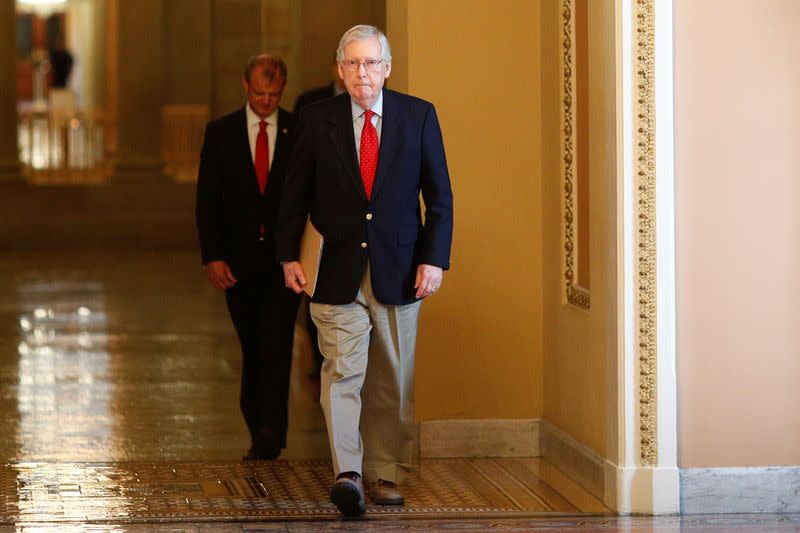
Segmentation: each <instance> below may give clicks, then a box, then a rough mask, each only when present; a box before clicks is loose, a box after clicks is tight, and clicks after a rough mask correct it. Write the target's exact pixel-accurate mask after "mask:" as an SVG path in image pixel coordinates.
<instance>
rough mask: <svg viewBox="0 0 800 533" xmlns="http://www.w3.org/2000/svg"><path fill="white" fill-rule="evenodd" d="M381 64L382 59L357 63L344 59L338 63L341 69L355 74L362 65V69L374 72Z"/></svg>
mask: <svg viewBox="0 0 800 533" xmlns="http://www.w3.org/2000/svg"><path fill="white" fill-rule="evenodd" d="M381 63H383V59H373V58H371V57H369V58H367V59H365V60H364V61H359V60H357V59H345V60H343V61H340V62H339V64H341V65H342V68H344V69H345V70H349V71H351V72H356V71H357V70H358V69H359V67H361V65H364V68H366V69H367V70H371V71H372V72H375V71H377V70H378V68H379V67H380V64H381Z"/></svg>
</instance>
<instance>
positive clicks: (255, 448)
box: [242, 429, 281, 461]
mask: <svg viewBox="0 0 800 533" xmlns="http://www.w3.org/2000/svg"><path fill="white" fill-rule="evenodd" d="M280 454H281V447H280V445H279V444H278V439H277V437H275V433H274V432H273V431H272V430H270V429H262V430H261V431H259V433H258V435H257V436H256V438H255V439H253V445H252V446H250V449H249V450H248V451H247V455H245V456H244V457H242V459H244V460H245V461H272V460H273V459H277V458H278V456H279V455H280Z"/></svg>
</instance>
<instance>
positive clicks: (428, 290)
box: [276, 26, 453, 516]
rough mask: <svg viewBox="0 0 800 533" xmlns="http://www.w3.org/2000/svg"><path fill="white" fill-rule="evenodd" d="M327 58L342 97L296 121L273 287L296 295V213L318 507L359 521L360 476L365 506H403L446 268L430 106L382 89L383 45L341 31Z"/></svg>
mask: <svg viewBox="0 0 800 533" xmlns="http://www.w3.org/2000/svg"><path fill="white" fill-rule="evenodd" d="M337 60H338V63H339V67H338V68H339V75H340V76H341V78H342V79H343V80H344V82H345V86H346V87H347V94H342V95H340V96H337V97H335V98H330V99H327V100H324V101H321V102H317V103H314V104H311V105H309V106H308V107H306V108H305V109H304V110H303V111H302V112H301V113H300V118H299V123H298V136H297V141H296V144H295V149H294V152H293V153H292V160H291V163H290V168H289V173H288V175H287V180H286V185H285V187H284V192H283V198H282V201H281V209H280V216H279V221H278V233H277V240H276V245H277V257H278V260H279V261H281V262H282V264H283V272H284V277H285V281H286V285H287V286H288V287H290V288H291V289H293V290H294V291H295V292H298V293H299V292H300V291H302V290H303V287H304V285H305V284H306V275H305V272H304V271H303V268H302V266H301V265H300V263H299V262H298V261H297V260H298V252H299V245H300V239H301V236H302V233H303V228H304V226H305V224H306V218H307V217H308V216H310V217H311V221H312V223H313V224H314V225H315V226H316V228H317V229H318V230H319V231H320V233H322V235H323V237H324V239H325V242H324V247H323V252H322V259H321V262H320V268H319V276H318V278H317V285H316V290H315V292H314V296H313V299H312V303H311V315H312V317H313V319H314V322H315V323H316V325H317V327H318V328H319V344H320V349H321V350H322V353H323V355H324V356H325V362H324V364H323V367H322V382H321V395H320V403H321V404H322V408H323V411H324V413H325V419H326V423H327V426H328V437H329V442H330V448H331V455H332V458H333V467H334V473H335V475H336V480H335V481H334V483H333V485H332V487H331V491H330V497H331V501H332V502H333V503H334V504H335V505H336V506H337V508H338V509H339V510H340V511H341V512H342V513H343V514H345V515H349V516H353V515H360V514H361V513H363V512H364V510H365V505H364V492H363V484H362V475H363V477H364V479H366V481H368V482H369V485H368V487H369V493H370V496H371V498H372V501H373V503H376V504H379V505H381V504H382V505H402V504H403V496H402V494H401V492H400V490H399V488H398V486H397V483H398V481H399V480H400V479H401V477H402V475H403V473H404V472H406V471H407V470H408V469H409V468H410V466H411V463H412V461H413V459H414V443H415V435H414V428H415V419H414V401H413V396H414V390H413V389H414V352H415V342H416V332H417V323H418V317H419V308H420V303H421V299H423V298H426V297H428V296H430V295H432V294H434V293H435V292H436V291H437V290H438V289H439V287H440V286H441V283H442V271H443V270H446V269H447V268H448V267H449V264H450V245H451V241H452V232H453V197H452V192H451V189H450V178H449V175H448V171H447V162H446V160H445V153H444V145H443V142H442V134H441V131H440V129H439V122H438V119H437V117H436V111H435V110H434V107H433V105H432V104H430V103H429V102H426V101H424V100H421V99H419V98H415V97H412V96H408V95H405V94H401V93H398V92H395V91H390V90H387V89H384V88H383V85H384V82H385V80H386V78H388V77H389V74H390V73H391V70H392V64H391V61H392V56H391V51H390V48H389V42H388V40H387V39H386V36H385V35H384V34H383V33H381V32H380V31H379V30H378V29H377V28H374V27H372V26H355V27H353V28H351V29H350V30H348V31H347V32H345V34H344V35H343V36H342V39H341V41H340V43H339V49H338V51H337ZM420 192H421V193H422V198H423V199H424V202H425V223H424V224H423V222H422V216H421V205H420V200H419V196H420Z"/></svg>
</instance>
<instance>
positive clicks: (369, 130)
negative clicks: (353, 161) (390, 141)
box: [360, 110, 378, 200]
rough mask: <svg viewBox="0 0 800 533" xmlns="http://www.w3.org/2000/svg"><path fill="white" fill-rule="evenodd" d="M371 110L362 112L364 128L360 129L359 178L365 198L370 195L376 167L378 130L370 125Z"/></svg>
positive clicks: (368, 197)
mask: <svg viewBox="0 0 800 533" xmlns="http://www.w3.org/2000/svg"><path fill="white" fill-rule="evenodd" d="M374 114H375V113H374V112H373V111H371V110H367V111H365V112H364V129H362V130H361V149H360V154H361V180H362V181H363V182H364V192H366V193H367V200H369V199H370V197H371V196H372V185H373V184H374V183H375V170H376V169H377V168H378V132H377V131H375V126H373V125H372V115H374Z"/></svg>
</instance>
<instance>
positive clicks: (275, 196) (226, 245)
mask: <svg viewBox="0 0 800 533" xmlns="http://www.w3.org/2000/svg"><path fill="white" fill-rule="evenodd" d="M294 128H295V119H294V115H292V114H291V113H289V112H288V111H284V110H283V109H279V110H278V130H277V131H278V133H277V138H276V139H275V154H273V156H272V166H271V168H270V171H269V177H268V179H267V186H266V187H265V189H264V194H263V195H262V194H261V191H259V189H258V178H257V177H256V171H255V167H254V166H253V156H252V153H251V152H250V141H249V140H248V137H247V114H246V113H245V108H244V107H242V108H240V109H239V110H237V111H234V112H233V113H230V114H228V115H225V116H223V117H220V118H218V119H216V120H214V121H211V122H209V123H208V125H207V126H206V132H205V138H204V140H203V149H202V150H201V152H200V170H199V172H198V176H197V202H196V209H195V220H196V223H197V231H198V235H199V237H200V248H201V253H202V261H203V264H206V263H209V262H211V261H217V260H222V261H226V262H227V263H228V266H229V267H230V268H231V270H232V271H233V275H234V276H236V278H237V279H246V278H248V277H250V276H253V275H255V274H256V273H260V272H264V270H265V269H267V268H270V269H272V268H274V265H275V257H274V256H273V251H274V249H275V244H274V243H275V226H276V222H277V219H278V205H279V203H280V199H281V193H282V190H283V182H284V180H285V179H286V170H287V168H288V166H289V157H290V156H291V153H292V143H293V140H294ZM261 226H264V235H263V238H264V241H265V242H261V238H262V235H261Z"/></svg>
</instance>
